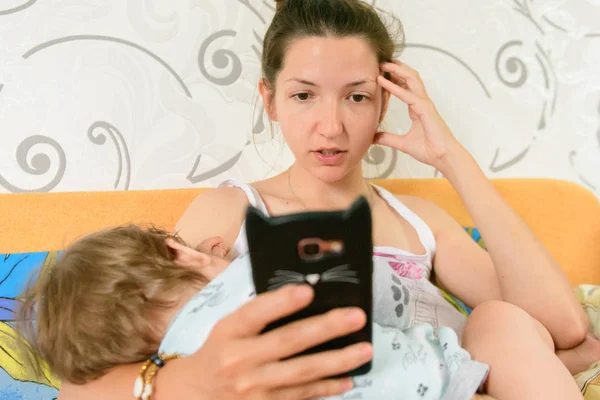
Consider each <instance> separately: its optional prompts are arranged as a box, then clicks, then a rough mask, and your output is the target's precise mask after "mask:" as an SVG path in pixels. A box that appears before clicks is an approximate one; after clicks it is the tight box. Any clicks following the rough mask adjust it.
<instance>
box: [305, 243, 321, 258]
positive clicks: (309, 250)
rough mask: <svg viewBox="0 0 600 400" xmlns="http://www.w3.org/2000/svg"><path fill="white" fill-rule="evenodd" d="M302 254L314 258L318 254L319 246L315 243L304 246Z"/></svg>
mask: <svg viewBox="0 0 600 400" xmlns="http://www.w3.org/2000/svg"><path fill="white" fill-rule="evenodd" d="M304 254H306V255H307V256H314V255H317V254H319V245H318V244H317V243H311V244H306V245H304Z"/></svg>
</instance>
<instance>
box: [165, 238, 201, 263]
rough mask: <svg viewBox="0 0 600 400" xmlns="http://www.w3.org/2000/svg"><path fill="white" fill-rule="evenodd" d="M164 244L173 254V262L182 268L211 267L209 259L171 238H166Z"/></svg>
mask: <svg viewBox="0 0 600 400" xmlns="http://www.w3.org/2000/svg"><path fill="white" fill-rule="evenodd" d="M166 243H167V246H169V248H170V249H171V250H173V251H174V252H175V262H176V263H177V264H179V265H181V266H182V267H188V268H198V267H209V266H210V265H211V259H210V257H209V256H207V255H206V254H204V253H202V252H200V251H198V250H195V249H192V248H189V247H187V246H186V245H183V244H181V243H179V242H178V241H176V240H175V239H172V238H168V239H167V240H166Z"/></svg>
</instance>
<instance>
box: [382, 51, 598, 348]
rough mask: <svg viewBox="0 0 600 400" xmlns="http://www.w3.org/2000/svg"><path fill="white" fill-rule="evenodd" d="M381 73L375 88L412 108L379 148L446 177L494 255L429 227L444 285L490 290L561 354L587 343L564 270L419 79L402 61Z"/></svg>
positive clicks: (444, 223) (448, 229)
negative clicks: (407, 123)
mask: <svg viewBox="0 0 600 400" xmlns="http://www.w3.org/2000/svg"><path fill="white" fill-rule="evenodd" d="M381 69H382V72H389V73H390V76H389V79H388V78H386V77H385V76H383V75H380V76H379V77H378V78H377V81H378V83H379V84H380V85H381V86H382V87H383V88H384V89H386V90H387V91H389V92H390V93H392V94H393V95H395V96H396V97H397V98H398V99H400V100H401V101H403V102H404V103H405V104H406V105H407V106H408V113H409V117H410V119H411V121H412V125H411V127H410V129H409V130H408V131H407V133H405V134H404V135H394V134H391V133H389V132H379V133H378V134H377V135H376V136H375V139H374V143H376V144H382V145H385V146H390V147H393V148H395V149H397V150H400V151H402V152H404V153H406V154H409V155H411V156H412V157H414V158H415V159H417V160H418V161H421V162H423V163H425V164H428V165H431V166H432V167H434V168H436V169H437V170H439V171H440V172H442V174H444V176H445V177H446V178H447V179H448V180H449V181H450V183H451V184H452V186H454V188H455V189H456V191H457V192H458V194H459V195H460V197H461V199H462V201H463V203H464V204H465V206H466V207H467V210H468V211H469V213H470V214H471V216H472V217H473V220H474V222H475V224H476V225H477V227H478V229H479V230H480V231H481V234H482V236H483V238H484V239H485V242H486V245H487V247H488V250H489V257H491V260H490V261H488V260H487V259H486V257H484V255H483V253H482V252H481V251H480V250H479V249H477V248H476V246H474V244H473V243H468V241H467V240H466V235H465V234H464V233H462V234H461V233H459V230H460V229H459V227H457V224H453V223H450V222H448V218H447V217H444V216H440V217H439V218H434V221H433V222H434V223H435V224H436V225H435V226H432V227H433V228H434V230H435V233H436V237H437V239H438V244H439V249H438V251H437V254H436V256H435V268H436V273H437V274H438V276H439V277H440V280H441V281H442V283H443V284H444V285H445V286H446V287H447V288H448V289H449V290H450V291H451V292H453V293H454V294H455V295H456V296H458V297H459V298H460V297H462V296H468V294H469V293H470V292H471V291H477V293H479V294H480V297H482V298H485V293H484V292H485V291H486V290H487V291H489V298H490V299H492V298H495V297H498V296H501V298H502V299H503V300H504V301H507V302H510V303H513V304H515V305H517V306H519V307H521V308H523V309H524V310H525V311H527V312H529V313H530V314H531V315H532V316H533V317H535V318H536V319H538V320H539V321H540V322H541V323H542V324H544V325H545V327H546V328H547V329H548V331H550V333H551V334H552V336H553V338H554V341H555V344H556V346H557V347H558V348H559V349H566V348H571V347H574V346H576V345H578V344H579V343H580V342H582V341H583V340H584V338H585V334H586V330H587V324H588V321H587V318H586V316H585V313H584V312H583V310H582V308H581V306H580V305H579V304H578V302H577V300H576V298H575V295H574V293H573V291H572V288H571V285H570V283H569V281H568V279H567V278H566V276H565V274H564V273H563V271H562V270H561V268H560V266H559V265H558V264H557V263H556V261H555V260H554V259H553V258H552V257H551V255H550V254H549V253H548V252H547V251H546V249H545V248H544V246H543V245H542V244H541V242H540V241H538V240H537V239H536V237H535V236H534V235H533V233H532V232H531V230H530V229H529V227H528V226H527V225H526V224H525V222H524V221H522V220H521V218H519V216H518V215H517V214H516V213H515V212H514V211H513V210H512V209H511V208H510V207H509V206H508V204H507V203H506V202H505V201H504V200H503V199H502V197H501V196H500V194H499V193H498V192H497V191H496V190H495V189H494V187H493V186H492V184H491V182H490V181H489V180H488V179H487V178H486V176H485V175H484V173H483V171H482V170H481V169H480V168H479V166H478V165H477V163H476V162H475V160H474V159H473V157H471V155H470V154H469V153H468V152H467V151H466V150H465V149H464V148H463V147H462V146H461V145H460V144H459V143H458V141H457V140H456V138H455V137H454V135H453V134H452V131H451V130H450V129H449V128H448V126H447V125H446V123H445V121H444V120H443V119H442V117H441V116H440V114H439V113H438V112H437V110H436V108H435V105H434V104H433V102H432V101H431V99H430V98H429V96H428V94H427V91H426V90H425V86H424V85H423V82H422V80H421V77H420V76H419V74H418V73H417V72H416V71H415V70H413V69H412V68H410V67H409V66H407V65H406V64H404V63H401V62H399V61H394V62H392V63H383V64H382V65H381ZM430 212H431V213H434V212H435V211H430ZM440 214H442V213H440ZM438 220H439V222H438ZM492 272H495V275H496V280H495V281H494V279H493V278H492V276H493V274H492ZM482 293H483V296H481V294H482Z"/></svg>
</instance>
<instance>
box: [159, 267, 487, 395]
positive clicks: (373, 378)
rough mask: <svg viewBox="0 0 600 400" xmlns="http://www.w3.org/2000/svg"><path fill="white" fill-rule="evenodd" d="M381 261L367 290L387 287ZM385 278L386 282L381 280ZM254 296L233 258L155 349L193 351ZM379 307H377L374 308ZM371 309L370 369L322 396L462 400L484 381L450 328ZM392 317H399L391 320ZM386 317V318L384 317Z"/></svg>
mask: <svg viewBox="0 0 600 400" xmlns="http://www.w3.org/2000/svg"><path fill="white" fill-rule="evenodd" d="M390 271H391V272H392V273H395V272H394V271H392V270H391V269H390V268H389V266H388V265H387V264H381V263H380V264H378V265H376V266H375V268H374V274H373V278H374V279H373V289H374V292H375V291H376V290H384V289H387V288H381V287H379V286H380V285H387V286H389V282H390V275H389V274H390ZM386 282H387V284H386ZM254 296H255V291H254V285H253V282H252V272H251V265H250V260H249V257H248V256H247V255H245V256H241V257H239V258H237V259H236V260H235V261H234V262H233V263H232V264H231V265H230V266H229V267H228V268H227V269H226V270H225V271H224V272H222V273H221V274H220V275H219V276H217V277H216V278H215V279H214V280H213V281H211V282H210V283H209V284H208V285H207V286H206V287H205V288H204V289H202V290H201V291H200V292H198V293H197V294H196V295H195V296H194V297H193V298H192V299H191V300H190V301H189V302H187V303H186V304H185V305H184V306H183V308H182V309H181V310H180V311H179V313H178V314H177V316H176V317H175V318H174V319H173V321H172V322H171V324H170V326H169V328H168V330H167V333H166V335H165V337H164V339H163V341H162V343H161V346H160V350H159V351H160V352H164V353H177V354H181V355H189V354H192V353H194V352H196V351H197V350H198V349H200V347H202V345H203V344H204V342H205V341H206V339H207V337H208V335H209V334H210V332H211V330H212V328H213V327H214V326H215V324H216V323H217V322H218V321H219V320H220V319H222V318H223V317H225V316H226V315H228V314H229V313H231V312H233V311H235V310H236V309H238V308H239V307H240V306H242V305H243V304H244V303H246V302H247V301H249V300H250V299H252V298H253V297H254ZM373 307H374V309H378V308H383V309H388V312H392V313H393V312H394V310H393V308H391V307H393V304H392V303H390V302H382V301H378V300H377V297H375V298H374V304H373ZM380 311H381V310H380ZM382 313H385V310H384V311H382V312H379V313H374V324H373V347H374V356H373V365H372V369H371V372H369V373H368V374H366V375H363V376H359V377H355V378H354V384H355V387H354V388H353V389H352V390H351V391H349V392H347V393H345V394H344V395H342V396H336V397H328V399H340V400H341V399H373V400H375V399H377V400H385V399H403V400H412V399H415V400H439V399H443V400H468V399H470V398H471V397H472V396H473V394H474V393H475V392H476V391H477V389H478V388H479V386H480V385H481V384H482V383H483V382H484V380H485V378H486V376H487V373H488V367H487V365H485V364H482V363H479V362H477V361H473V360H471V357H470V356H469V354H468V352H466V351H465V350H463V349H462V348H460V345H459V341H458V336H457V335H456V333H455V331H454V330H453V329H451V328H447V327H439V329H437V332H436V331H435V330H434V329H433V327H432V325H430V324H425V323H417V324H414V325H413V326H411V327H410V328H406V329H403V328H401V327H399V326H395V327H394V326H382V325H381V324H380V323H379V321H378V318H377V315H378V314H382ZM396 321H402V320H401V319H396ZM387 322H389V321H387Z"/></svg>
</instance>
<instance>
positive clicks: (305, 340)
mask: <svg viewBox="0 0 600 400" xmlns="http://www.w3.org/2000/svg"><path fill="white" fill-rule="evenodd" d="M366 322H367V319H366V315H365V313H364V312H363V311H362V310H361V309H358V308H339V309H335V310H331V311H329V312H327V313H324V314H321V315H317V316H314V317H310V318H305V319H301V320H298V321H294V322H291V323H289V324H286V325H284V326H281V327H279V328H277V329H274V330H272V331H269V332H266V333H264V334H262V335H260V336H258V337H255V338H249V339H247V340H245V341H243V342H242V343H240V346H242V347H244V348H245V351H246V352H247V356H248V357H249V358H251V359H252V360H253V361H254V362H257V363H268V362H271V361H275V360H280V359H283V358H287V357H290V356H293V355H295V354H298V353H300V352H302V351H304V350H307V349H310V348H311V347H314V346H316V345H319V344H321V343H325V342H327V341H329V340H331V339H334V338H337V337H342V336H346V335H348V334H350V333H352V332H355V331H357V330H359V329H361V328H362V327H364V326H365V324H366Z"/></svg>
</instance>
